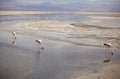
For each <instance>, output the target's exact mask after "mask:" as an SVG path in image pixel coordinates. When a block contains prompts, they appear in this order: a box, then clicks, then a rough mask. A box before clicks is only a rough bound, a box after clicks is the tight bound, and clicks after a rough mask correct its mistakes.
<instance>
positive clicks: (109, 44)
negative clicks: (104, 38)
mask: <svg viewBox="0 0 120 79" xmlns="http://www.w3.org/2000/svg"><path fill="white" fill-rule="evenodd" d="M104 45H105V46H106V47H108V48H111V47H112V44H111V43H104Z"/></svg>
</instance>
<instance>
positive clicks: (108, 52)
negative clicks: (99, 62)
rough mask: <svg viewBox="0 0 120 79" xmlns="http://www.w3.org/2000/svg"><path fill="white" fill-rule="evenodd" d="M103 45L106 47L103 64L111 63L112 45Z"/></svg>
mask: <svg viewBox="0 0 120 79" xmlns="http://www.w3.org/2000/svg"><path fill="white" fill-rule="evenodd" d="M103 45H104V46H105V47H106V50H105V57H106V59H105V60H104V61H103V62H104V63H108V62H110V61H111V58H112V56H113V50H112V44H111V43H104V44H103Z"/></svg>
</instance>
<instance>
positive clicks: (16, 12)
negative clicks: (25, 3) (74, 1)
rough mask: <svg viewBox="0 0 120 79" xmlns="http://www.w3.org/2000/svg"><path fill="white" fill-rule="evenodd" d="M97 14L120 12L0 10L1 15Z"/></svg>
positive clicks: (116, 13)
mask: <svg viewBox="0 0 120 79" xmlns="http://www.w3.org/2000/svg"><path fill="white" fill-rule="evenodd" d="M59 13H63V14H68V13H70V14H95V15H98V14H99V15H118V16H120V12H60V11H0V15H22V14H59Z"/></svg>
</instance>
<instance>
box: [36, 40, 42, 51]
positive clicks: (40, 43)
mask: <svg viewBox="0 0 120 79" xmlns="http://www.w3.org/2000/svg"><path fill="white" fill-rule="evenodd" d="M35 41H36V42H37V43H38V52H39V53H40V49H42V50H43V49H44V47H43V46H41V45H42V40H35Z"/></svg>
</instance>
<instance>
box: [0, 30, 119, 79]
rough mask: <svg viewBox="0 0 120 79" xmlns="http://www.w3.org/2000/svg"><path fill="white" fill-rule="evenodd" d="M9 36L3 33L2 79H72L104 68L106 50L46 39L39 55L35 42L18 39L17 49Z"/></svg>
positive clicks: (0, 43) (0, 45)
mask: <svg viewBox="0 0 120 79" xmlns="http://www.w3.org/2000/svg"><path fill="white" fill-rule="evenodd" d="M10 35H11V34H10V33H9V32H2V31H1V32H0V39H1V40H0V63H1V64H0V66H1V67H0V77H1V79H70V78H72V77H74V76H77V75H79V76H80V75H88V74H91V73H97V72H99V71H100V69H101V68H102V67H103V66H106V64H103V60H104V59H105V49H104V48H99V47H89V46H88V47H86V46H79V45H73V44H69V43H65V42H57V41H52V40H47V39H43V38H41V39H42V40H43V46H44V47H45V49H44V50H40V51H41V53H40V54H39V53H38V47H37V44H36V42H35V39H39V37H34V36H26V35H19V34H18V35H17V38H18V39H17V41H16V42H17V43H16V45H15V46H13V45H12V44H11V40H10V39H9V38H10V37H11V36H10ZM119 52H120V50H115V53H114V56H113V57H112V61H111V62H112V64H115V63H120V61H119V60H120V58H119V56H120V53H119Z"/></svg>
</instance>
